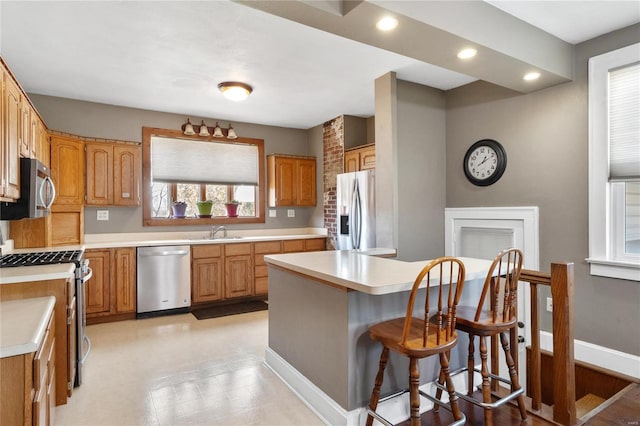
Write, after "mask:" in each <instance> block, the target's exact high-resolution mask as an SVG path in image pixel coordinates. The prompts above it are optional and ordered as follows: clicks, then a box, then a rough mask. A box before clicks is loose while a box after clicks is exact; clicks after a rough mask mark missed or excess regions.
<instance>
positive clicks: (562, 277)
mask: <svg viewBox="0 0 640 426" xmlns="http://www.w3.org/2000/svg"><path fill="white" fill-rule="evenodd" d="M520 281H521V282H528V283H529V285H530V290H531V365H530V366H529V368H528V371H527V374H529V375H530V377H531V385H532V386H531V387H532V389H530V393H531V408H532V410H534V411H540V409H541V408H542V402H541V401H542V384H541V376H540V321H539V311H538V285H548V286H550V287H551V299H552V301H553V314H552V320H553V377H554V383H553V421H554V422H556V423H560V424H562V425H568V426H570V425H575V424H576V421H577V419H576V392H575V360H574V355H573V292H574V266H573V263H570V262H565V263H552V264H551V273H544V272H540V271H532V270H528V269H523V270H522V272H521V274H520Z"/></svg>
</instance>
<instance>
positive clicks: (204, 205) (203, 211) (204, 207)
mask: <svg viewBox="0 0 640 426" xmlns="http://www.w3.org/2000/svg"><path fill="white" fill-rule="evenodd" d="M196 207H198V217H211V209H212V208H213V201H211V200H206V201H198V202H197V203H196Z"/></svg>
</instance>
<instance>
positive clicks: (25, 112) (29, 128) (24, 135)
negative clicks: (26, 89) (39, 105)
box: [20, 95, 38, 158]
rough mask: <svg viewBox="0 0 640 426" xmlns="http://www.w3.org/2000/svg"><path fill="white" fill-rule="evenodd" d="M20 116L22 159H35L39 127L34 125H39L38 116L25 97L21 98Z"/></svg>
mask: <svg viewBox="0 0 640 426" xmlns="http://www.w3.org/2000/svg"><path fill="white" fill-rule="evenodd" d="M20 114H21V117H20V157H24V158H35V157H36V136H37V127H34V126H33V124H35V123H37V120H38V115H37V114H36V112H35V111H33V108H32V107H31V104H30V103H29V100H28V99H27V97H26V96H24V95H22V96H21V97H20Z"/></svg>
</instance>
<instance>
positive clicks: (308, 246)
mask: <svg viewBox="0 0 640 426" xmlns="http://www.w3.org/2000/svg"><path fill="white" fill-rule="evenodd" d="M324 250H326V238H324V237H323V238H309V239H302V240H284V241H283V242H282V252H283V253H299V252H303V251H324Z"/></svg>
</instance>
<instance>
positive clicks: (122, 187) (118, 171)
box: [113, 145, 142, 206]
mask: <svg viewBox="0 0 640 426" xmlns="http://www.w3.org/2000/svg"><path fill="white" fill-rule="evenodd" d="M141 173H142V170H141V168H140V147H138V146H132V145H115V146H114V147H113V203H114V204H115V205H116V206H139V205H140V176H141Z"/></svg>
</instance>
